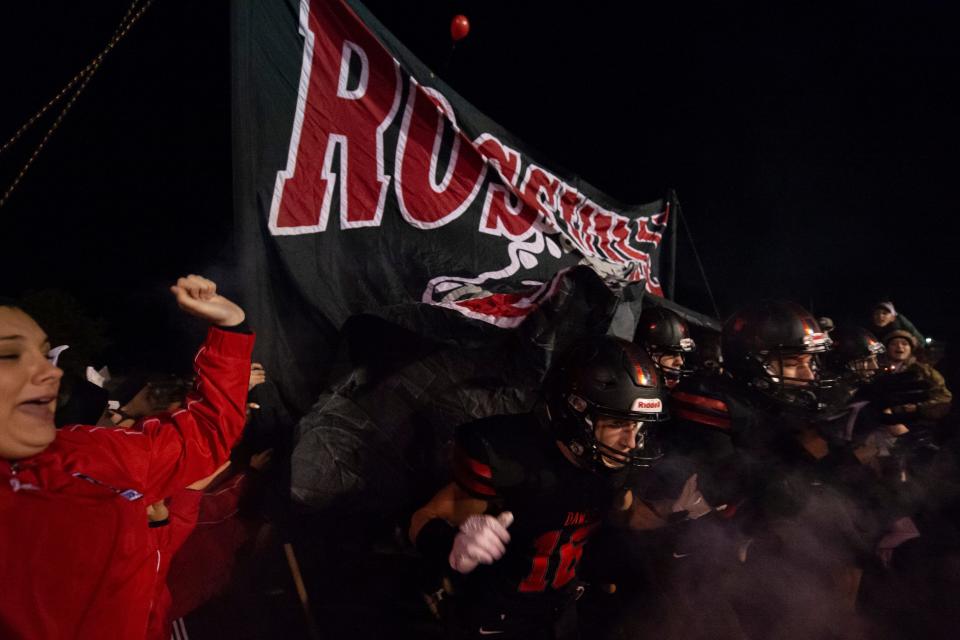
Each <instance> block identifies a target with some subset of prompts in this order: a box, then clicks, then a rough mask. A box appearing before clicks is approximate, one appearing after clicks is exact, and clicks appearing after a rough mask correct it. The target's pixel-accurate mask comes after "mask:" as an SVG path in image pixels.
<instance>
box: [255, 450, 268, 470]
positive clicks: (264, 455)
mask: <svg viewBox="0 0 960 640" xmlns="http://www.w3.org/2000/svg"><path fill="white" fill-rule="evenodd" d="M271 456H273V449H265V450H264V451H261V452H260V453H255V454H253V455H252V456H250V468H251V469H253V470H254V471H262V470H263V469H264V468H266V466H267V465H268V464H270V458H271Z"/></svg>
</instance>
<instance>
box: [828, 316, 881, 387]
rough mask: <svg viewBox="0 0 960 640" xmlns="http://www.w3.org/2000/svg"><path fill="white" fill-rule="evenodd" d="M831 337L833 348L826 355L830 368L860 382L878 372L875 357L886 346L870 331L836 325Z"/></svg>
mask: <svg viewBox="0 0 960 640" xmlns="http://www.w3.org/2000/svg"><path fill="white" fill-rule="evenodd" d="M832 339H833V349H832V350H831V351H830V353H829V354H828V355H827V365H828V366H829V367H830V368H831V369H833V370H834V371H837V372H839V373H841V374H843V375H844V376H846V377H848V378H853V379H855V380H858V381H860V382H867V381H869V380H870V379H872V378H873V377H874V376H875V375H876V374H877V373H879V372H880V365H879V363H878V361H877V359H878V357H879V356H880V355H882V354H883V353H884V352H885V351H886V348H885V347H884V346H883V343H881V342H880V341H879V340H877V339H876V338H875V337H874V336H873V334H872V333H870V332H869V331H867V330H866V329H863V328H861V327H838V328H837V329H835V330H834V332H833V335H832Z"/></svg>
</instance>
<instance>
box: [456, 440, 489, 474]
mask: <svg viewBox="0 0 960 640" xmlns="http://www.w3.org/2000/svg"><path fill="white" fill-rule="evenodd" d="M453 456H454V460H453V464H454V466H455V467H464V466H465V467H467V468H468V469H470V471H472V472H473V473H475V474H476V475H478V476H480V477H481V478H486V479H488V480H491V479H493V471H492V470H491V469H490V465H488V464H484V463H482V462H480V461H479V460H475V459H474V458H471V457H470V455H469V454H468V453H467V452H466V451H464V450H463V448H462V447H457V448H456V450H455V451H454V453H453Z"/></svg>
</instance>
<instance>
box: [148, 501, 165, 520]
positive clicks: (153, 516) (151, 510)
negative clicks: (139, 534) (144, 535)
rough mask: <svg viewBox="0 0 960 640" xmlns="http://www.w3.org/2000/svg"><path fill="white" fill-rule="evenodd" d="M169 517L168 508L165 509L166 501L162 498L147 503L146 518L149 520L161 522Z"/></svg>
mask: <svg viewBox="0 0 960 640" xmlns="http://www.w3.org/2000/svg"><path fill="white" fill-rule="evenodd" d="M169 518H170V510H169V509H167V503H166V502H164V501H163V500H158V501H157V502H154V503H153V504H148V505H147V520H148V521H149V522H163V521H164V520H167V519H169Z"/></svg>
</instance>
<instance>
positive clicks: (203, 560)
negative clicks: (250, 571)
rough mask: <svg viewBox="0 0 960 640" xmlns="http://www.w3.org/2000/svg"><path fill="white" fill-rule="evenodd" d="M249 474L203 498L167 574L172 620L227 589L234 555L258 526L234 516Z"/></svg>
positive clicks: (236, 514) (234, 558) (241, 475)
mask: <svg viewBox="0 0 960 640" xmlns="http://www.w3.org/2000/svg"><path fill="white" fill-rule="evenodd" d="M251 473H255V472H250V471H245V472H241V473H237V474H235V475H234V476H232V477H231V478H229V479H228V480H227V481H226V482H224V483H223V484H222V485H220V486H219V487H217V488H216V489H215V490H213V491H208V492H207V493H205V494H204V495H203V499H202V500H201V502H200V513H199V516H198V521H197V526H196V528H194V530H193V532H192V533H191V534H190V537H189V538H187V540H186V542H184V543H183V546H181V547H180V549H179V551H178V552H177V554H176V555H175V556H174V558H173V562H172V563H171V565H170V572H169V573H168V574H167V586H169V587H170V595H171V597H172V603H171V609H170V618H171V619H172V620H176V619H177V618H180V617H183V616H185V615H187V614H188V613H190V612H191V611H193V610H195V609H197V608H198V607H199V606H200V605H202V604H204V603H205V602H207V601H208V600H210V599H211V598H212V597H214V596H215V595H217V594H218V593H220V592H221V591H223V590H224V589H225V588H226V586H227V584H228V583H229V582H230V579H231V577H232V575H233V567H234V564H236V559H237V552H238V551H239V550H240V548H241V547H242V546H243V545H244V543H246V542H247V541H248V540H249V539H250V538H251V537H252V536H253V535H254V534H255V533H256V531H257V530H258V529H259V527H260V523H259V522H257V521H251V520H246V519H243V518H240V517H239V515H238V513H237V511H238V508H239V504H240V500H241V498H243V496H244V495H245V494H246V492H247V487H248V486H249V481H250V475H251ZM171 516H172V512H171Z"/></svg>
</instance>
